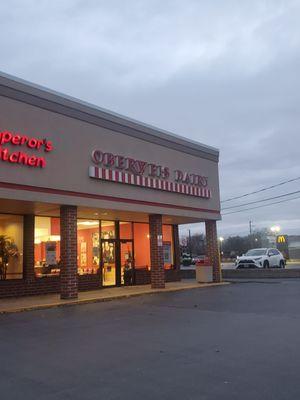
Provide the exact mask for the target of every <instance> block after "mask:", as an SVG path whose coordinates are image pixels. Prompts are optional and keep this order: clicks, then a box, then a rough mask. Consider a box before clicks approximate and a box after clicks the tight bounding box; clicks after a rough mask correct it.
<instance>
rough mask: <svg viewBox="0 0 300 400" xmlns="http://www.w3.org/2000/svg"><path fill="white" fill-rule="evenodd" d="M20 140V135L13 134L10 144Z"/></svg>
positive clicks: (17, 142)
mask: <svg viewBox="0 0 300 400" xmlns="http://www.w3.org/2000/svg"><path fill="white" fill-rule="evenodd" d="M20 141H21V136H20V135H16V136H13V138H12V139H11V142H12V144H20Z"/></svg>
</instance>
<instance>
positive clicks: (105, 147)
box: [0, 74, 221, 298]
mask: <svg viewBox="0 0 300 400" xmlns="http://www.w3.org/2000/svg"><path fill="white" fill-rule="evenodd" d="M218 157H219V153H218V150H216V149H214V148H212V147H209V146H205V145H202V144H200V143H196V142H194V141H190V140H187V139H184V138H182V137H179V136H176V135H172V134H170V133H168V132H165V131H162V130H159V129H157V128H154V127H152V126H148V125H145V124H143V123H139V122H137V121H133V120H130V119H127V118H125V117H122V116H120V115H116V114H114V113H111V112H108V111H106V110H103V109H100V108H98V107H95V106H93V105H90V104H86V103H83V102H81V101H78V100H76V99H73V98H70V97H67V96H64V95H61V94H58V93H55V92H52V91H49V90H47V89H44V88H41V87H38V86H35V85H32V84H29V83H27V82H24V81H21V80H19V79H16V78H13V77H10V76H6V75H4V74H1V75H0V167H1V168H0V175H1V176H0V297H8V296H23V295H31V294H45V293H60V294H61V297H62V298H74V297H76V296H77V294H78V290H79V291H81V290H94V289H98V288H99V289H101V288H105V287H108V286H109V287H111V286H120V285H122V284H149V283H151V285H152V287H154V288H163V287H164V286H165V282H166V281H176V280H179V279H180V276H179V268H180V254H179V236H178V225H179V224H186V223H195V222H204V223H205V226H206V235H207V252H208V257H209V259H210V261H211V264H212V266H213V272H214V280H215V281H219V280H220V279H221V274H220V261H219V253H218V244H217V231H216V221H217V220H218V219H219V218H220V199H219V180H218Z"/></svg>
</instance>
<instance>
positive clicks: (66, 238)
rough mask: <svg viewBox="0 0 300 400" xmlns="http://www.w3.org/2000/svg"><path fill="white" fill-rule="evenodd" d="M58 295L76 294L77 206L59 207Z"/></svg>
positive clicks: (67, 297) (64, 297) (75, 296)
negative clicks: (59, 261)
mask: <svg viewBox="0 0 300 400" xmlns="http://www.w3.org/2000/svg"><path fill="white" fill-rule="evenodd" d="M60 241H61V242H60V254H61V270H60V297H61V298H62V299H74V298H77V296H78V282H77V207H76V206H61V207H60Z"/></svg>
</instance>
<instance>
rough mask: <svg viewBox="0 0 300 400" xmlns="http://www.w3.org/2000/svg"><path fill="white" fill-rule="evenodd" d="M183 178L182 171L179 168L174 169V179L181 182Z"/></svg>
mask: <svg viewBox="0 0 300 400" xmlns="http://www.w3.org/2000/svg"><path fill="white" fill-rule="evenodd" d="M182 179H183V172H182V171H180V170H179V169H176V170H175V181H177V182H181V181H182Z"/></svg>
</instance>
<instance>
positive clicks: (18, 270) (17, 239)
mask: <svg viewBox="0 0 300 400" xmlns="http://www.w3.org/2000/svg"><path fill="white" fill-rule="evenodd" d="M22 277H23V217H21V216H19V215H8V214H0V280H6V279H22Z"/></svg>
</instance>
